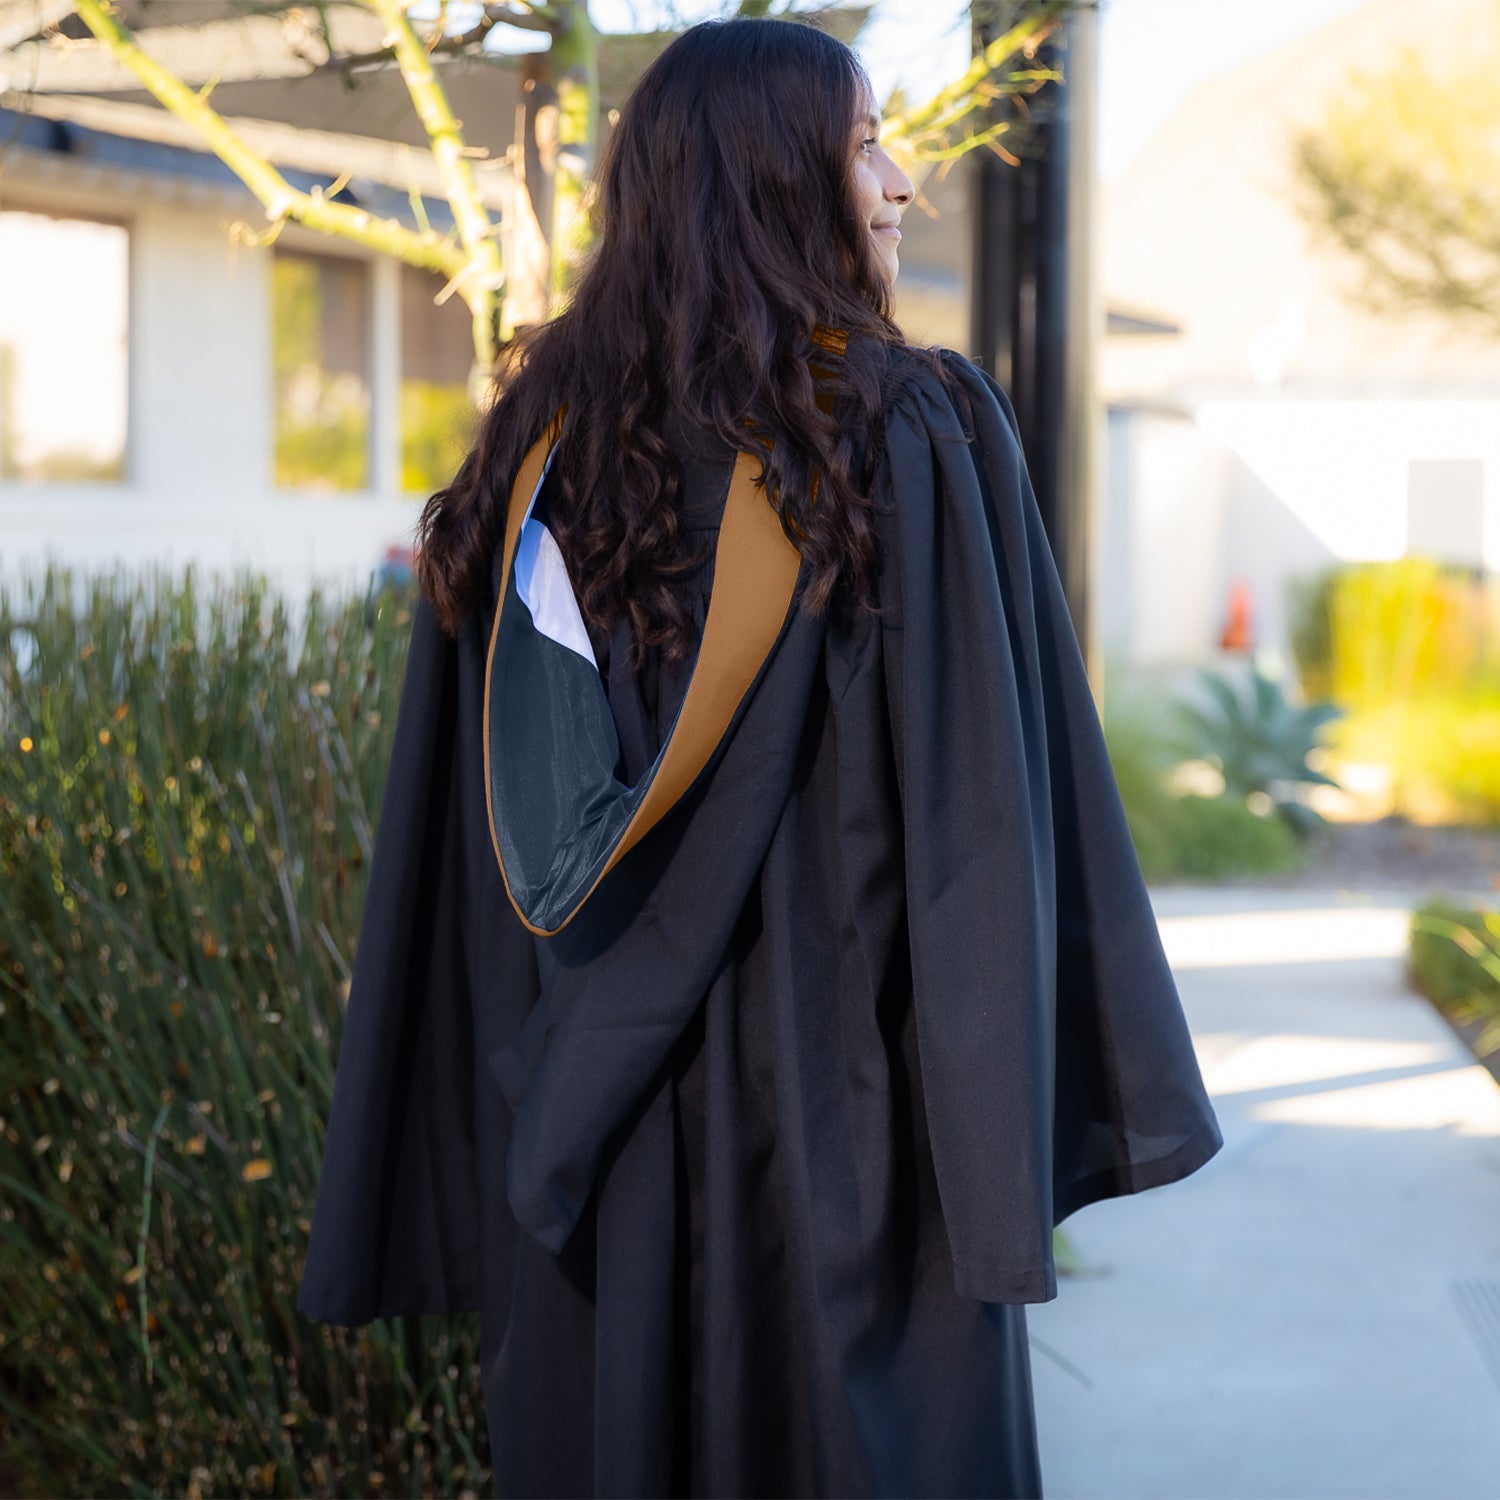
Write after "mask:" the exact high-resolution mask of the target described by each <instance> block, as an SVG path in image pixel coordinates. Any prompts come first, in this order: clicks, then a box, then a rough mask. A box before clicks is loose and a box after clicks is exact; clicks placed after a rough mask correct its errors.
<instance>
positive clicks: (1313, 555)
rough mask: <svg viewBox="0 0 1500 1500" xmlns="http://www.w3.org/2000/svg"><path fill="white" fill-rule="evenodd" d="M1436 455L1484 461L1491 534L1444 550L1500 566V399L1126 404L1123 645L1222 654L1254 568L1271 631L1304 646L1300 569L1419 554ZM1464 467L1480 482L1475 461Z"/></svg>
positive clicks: (1265, 635)
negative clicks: (1291, 602) (1412, 524)
mask: <svg viewBox="0 0 1500 1500" xmlns="http://www.w3.org/2000/svg"><path fill="white" fill-rule="evenodd" d="M1434 459H1438V460H1449V461H1452V460H1468V461H1470V464H1475V463H1477V464H1478V465H1479V466H1480V479H1479V489H1480V491H1481V496H1482V498H1481V510H1482V527H1481V534H1480V538H1479V545H1478V547H1477V548H1476V549H1475V550H1474V551H1473V553H1472V554H1471V555H1468V556H1461V555H1459V553H1460V552H1462V551H1463V550H1464V549H1463V547H1462V545H1460V544H1459V543H1458V542H1454V544H1453V545H1451V546H1449V547H1448V549H1447V550H1448V555H1447V556H1446V557H1445V558H1444V560H1445V561H1452V562H1458V563H1465V564H1467V565H1470V566H1481V565H1482V566H1484V567H1486V568H1488V569H1490V570H1495V569H1497V568H1500V400H1490V399H1461V398H1453V399H1425V400H1424V399H1393V398H1373V397H1372V398H1367V399H1337V400H1333V399H1322V400H1319V399H1308V400H1297V399H1292V398H1264V399H1249V400H1213V401H1203V402H1200V403H1198V404H1197V405H1196V406H1195V408H1194V410H1193V413H1192V415H1187V414H1182V415H1176V414H1172V413H1165V412H1159V411H1154V410H1150V409H1134V410H1132V409H1126V408H1117V409H1114V410H1112V411H1111V415H1110V424H1109V439H1108V447H1107V459H1106V465H1105V501H1104V511H1105V525H1104V551H1103V556H1102V558H1101V566H1100V590H1101V598H1100V610H1101V614H1100V618H1101V622H1102V625H1103V628H1104V631H1105V643H1106V647H1107V649H1108V650H1110V651H1112V652H1115V653H1117V654H1119V655H1120V656H1121V657H1122V658H1123V659H1128V660H1131V661H1133V662H1136V663H1138V664H1141V665H1160V664H1169V663H1182V662H1188V661H1203V660H1206V659H1207V658H1209V657H1210V656H1212V655H1214V654H1216V653H1217V651H1218V640H1219V634H1220V632H1221V630H1222V629H1223V626H1224V623H1225V620H1226V618H1227V609H1228V603H1229V588H1230V584H1231V582H1232V581H1233V580H1234V579H1235V578H1244V579H1246V580H1248V582H1249V584H1250V588H1251V600H1252V626H1253V629H1254V634H1255V641H1256V645H1257V646H1262V647H1269V648H1271V649H1274V650H1277V651H1280V652H1282V653H1283V654H1285V655H1287V656H1288V658H1289V654H1290V653H1289V647H1288V643H1287V619H1286V608H1285V602H1286V601H1285V590H1286V584H1287V581H1288V580H1289V579H1290V578H1292V577H1294V576H1298V575H1303V574H1307V573H1311V572H1316V571H1318V570H1319V569H1321V568H1324V567H1327V566H1329V565H1331V564H1334V563H1337V562H1353V561H1373V560H1381V559H1391V558H1397V557H1400V556H1402V555H1404V553H1405V552H1406V550H1407V529H1408V520H1409V514H1410V513H1411V510H1412V508H1413V507H1423V506H1428V507H1431V506H1433V505H1435V504H1437V503H1438V499H1441V498H1442V497H1441V496H1438V499H1434V496H1437V495H1438V491H1437V490H1435V489H1434V487H1433V483H1432V475H1431V470H1430V467H1429V465H1428V464H1427V462H1426V461H1429V460H1434ZM1455 472H1457V471H1456V470H1455ZM1462 477H1464V478H1465V480H1466V481H1470V480H1472V478H1473V470H1472V468H1470V467H1465V469H1464V474H1463V476H1462ZM1465 488H1466V489H1467V488H1472V485H1469V484H1466V486H1465ZM1416 519H1417V521H1418V523H1420V522H1421V521H1422V520H1423V514H1422V512H1421V511H1420V510H1418V511H1417V515H1416ZM1426 519H1428V520H1429V521H1431V522H1432V524H1431V525H1429V526H1428V527H1427V528H1426V533H1425V534H1426V535H1428V536H1429V537H1431V536H1435V535H1441V536H1446V537H1450V538H1454V537H1459V536H1460V535H1467V536H1472V532H1473V528H1472V527H1469V526H1462V527H1461V526H1457V525H1450V524H1446V523H1445V524H1442V525H1439V524H1438V522H1440V521H1444V518H1442V517H1427V518H1426ZM1448 519H1450V520H1451V517H1450V518H1448ZM1417 529H1418V534H1419V535H1421V534H1423V532H1422V527H1421V525H1420V524H1418V527H1417Z"/></svg>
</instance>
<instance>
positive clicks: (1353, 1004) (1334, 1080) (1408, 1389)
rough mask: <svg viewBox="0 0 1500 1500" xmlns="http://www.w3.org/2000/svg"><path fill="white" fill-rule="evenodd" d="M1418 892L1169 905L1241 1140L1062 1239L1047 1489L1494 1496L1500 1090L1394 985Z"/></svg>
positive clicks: (1186, 977)
mask: <svg viewBox="0 0 1500 1500" xmlns="http://www.w3.org/2000/svg"><path fill="white" fill-rule="evenodd" d="M1455 894H1459V895H1460V897H1461V893H1455ZM1425 895H1426V893H1425V892H1416V891H1414V892H1409V893H1408V892H1399V891H1396V892H1392V891H1381V892H1378V893H1373V894H1359V893H1355V892H1349V891H1331V890H1330V891H1327V892H1320V891H1305V890H1301V891H1288V890H1253V889H1244V888H1240V889H1235V890H1227V889H1212V888H1198V887H1161V888H1157V889H1154V890H1153V891H1152V900H1153V903H1154V905H1155V908H1156V912H1157V916H1158V918H1159V919H1160V921H1161V925H1162V932H1163V937H1164V940H1165V943H1166V947H1167V953H1168V955H1169V957H1170V958H1171V960H1172V964H1173V968H1174V971H1175V972H1176V974H1177V978H1178V984H1179V987H1180V989H1181V992H1182V997H1183V1001H1184V1004H1185V1006H1186V1008H1187V1014H1188V1020H1189V1022H1190V1024H1191V1026H1192V1030H1193V1036H1194V1040H1195V1043H1196V1046H1197V1049H1198V1055H1199V1058H1200V1060H1201V1063H1202V1066H1203V1072H1204V1077H1205V1079H1206V1081H1207V1084H1208V1087H1209V1091H1210V1093H1211V1094H1212V1095H1213V1099H1214V1105H1215V1109H1216V1110H1217V1112H1218V1115H1219V1120H1220V1122H1221V1124H1222V1126H1223V1130H1224V1148H1223V1150H1222V1151H1220V1153H1219V1154H1218V1156H1217V1157H1215V1158H1214V1160H1213V1161H1211V1162H1210V1163H1209V1164H1208V1165H1207V1166H1205V1167H1204V1168H1202V1169H1201V1170H1200V1171H1199V1172H1197V1173H1195V1174H1194V1175H1193V1176H1192V1177H1190V1178H1188V1179H1187V1180H1186V1181H1184V1182H1180V1183H1174V1184H1172V1185H1170V1186H1167V1187H1163V1188H1156V1189H1153V1190H1151V1191H1150V1192H1146V1193H1141V1194H1137V1195H1135V1196H1133V1197H1129V1198H1124V1199H1116V1200H1113V1201H1110V1202H1106V1203H1099V1204H1094V1205H1092V1206H1091V1207H1089V1208H1086V1209H1082V1210H1080V1211H1079V1213H1077V1214H1076V1215H1075V1216H1074V1217H1073V1218H1071V1219H1070V1220H1068V1222H1067V1224H1066V1225H1065V1226H1064V1232H1065V1233H1066V1234H1067V1236H1068V1238H1069V1239H1070V1240H1071V1241H1072V1243H1073V1245H1074V1247H1075V1248H1076V1249H1077V1251H1078V1252H1079V1254H1080V1255H1081V1257H1082V1258H1083V1259H1084V1260H1085V1261H1086V1262H1088V1264H1089V1268H1090V1269H1089V1272H1088V1274H1085V1275H1081V1276H1061V1275H1060V1276H1059V1279H1058V1287H1059V1295H1058V1297H1057V1298H1056V1300H1055V1301H1053V1302H1050V1303H1045V1304H1042V1305H1039V1306H1032V1307H1030V1308H1028V1309H1027V1314H1028V1322H1029V1327H1030V1331H1031V1338H1032V1368H1033V1374H1034V1381H1035V1388H1036V1400H1037V1421H1038V1428H1039V1432H1040V1437H1041V1449H1042V1474H1043V1480H1044V1486H1045V1493H1046V1495H1047V1497H1048V1500H1125V1497H1145V1496H1151V1497H1192V1500H1229V1497H1236V1500H1238V1497H1255V1500H1313V1497H1318V1500H1321V1497H1325V1496H1341V1497H1358V1500H1386V1497H1391V1500H1395V1497H1413V1500H1449V1497H1453V1500H1457V1497H1462V1500H1497V1497H1500V1087H1497V1085H1496V1083H1495V1081H1494V1079H1493V1078H1492V1077H1491V1075H1490V1074H1489V1073H1488V1072H1487V1071H1486V1070H1485V1069H1484V1068H1482V1067H1480V1066H1479V1065H1478V1064H1476V1063H1475V1062H1474V1061H1473V1059H1472V1057H1471V1055H1470V1053H1469V1052H1468V1051H1467V1049H1466V1048H1465V1047H1464V1046H1463V1044H1462V1042H1460V1041H1459V1039H1458V1038H1457V1037H1456V1036H1455V1035H1454V1034H1453V1032H1452V1031H1451V1030H1450V1029H1449V1028H1448V1026H1447V1025H1446V1024H1445V1023H1444V1021H1443V1020H1442V1018H1441V1017H1440V1016H1438V1015H1437V1013H1436V1012H1435V1011H1433V1010H1432V1008H1431V1007H1430V1006H1429V1004H1428V1003H1427V1002H1426V1001H1425V1000H1424V999H1422V998H1421V997H1420V996H1419V995H1417V994H1415V993H1414V992H1413V991H1411V990H1410V989H1409V988H1408V986H1407V984H1406V981H1405V979H1404V977H1403V974H1402V954H1403V953H1404V951H1405V948H1406V941H1407V931H1408V923H1409V914H1410V910H1411V906H1412V905H1413V904H1415V903H1416V902H1417V901H1419V900H1420V899H1422V898H1423V897H1424V896H1425ZM1488 895H1489V899H1490V901H1491V902H1493V899H1494V893H1493V892H1490V893H1488Z"/></svg>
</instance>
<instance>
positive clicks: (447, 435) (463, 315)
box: [401, 266, 478, 495]
mask: <svg viewBox="0 0 1500 1500" xmlns="http://www.w3.org/2000/svg"><path fill="white" fill-rule="evenodd" d="M442 289H443V278H442V277H441V276H435V275H433V274H432V273H431V272H430V271H421V270H418V269H417V268H416V267H415V266H402V267H401V487H402V489H403V490H405V491H406V492H407V493H408V494H421V495H430V494H431V493H432V492H433V491H434V490H439V489H442V488H443V486H444V485H446V484H447V483H448V482H449V481H450V480H451V479H452V478H453V475H454V473H455V471H456V470H457V469H458V466H459V464H460V463H462V462H463V459H464V455H465V454H466V453H467V452H468V451H469V449H470V447H472V446H473V442H474V439H475V437H476V436H477V432H478V423H477V421H476V419H475V416H474V411H473V408H472V407H471V406H470V404H469V367H470V366H471V365H472V364H473V362H474V335H473V319H472V315H471V314H470V312H469V308H468V304H467V303H466V302H465V301H464V299H463V298H462V297H460V296H458V295H457V294H454V295H451V296H450V297H449V298H448V299H447V301H445V302H443V303H442V304H441V305H439V304H437V303H435V302H434V301H433V298H434V297H436V296H437V294H438V293H439V292H440V291H441V290H442Z"/></svg>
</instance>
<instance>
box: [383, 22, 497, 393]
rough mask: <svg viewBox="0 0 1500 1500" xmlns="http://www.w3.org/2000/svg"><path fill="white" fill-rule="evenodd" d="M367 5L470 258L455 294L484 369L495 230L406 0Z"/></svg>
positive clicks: (490, 341)
mask: <svg viewBox="0 0 1500 1500" xmlns="http://www.w3.org/2000/svg"><path fill="white" fill-rule="evenodd" d="M369 4H370V5H371V7H372V8H373V9H374V10H375V12H376V13H377V14H378V15H379V16H380V19H381V20H382V21H383V22H384V23H385V25H386V27H387V30H388V35H389V37H390V41H391V46H392V50H393V52H394V54H395V58H396V66H397V67H399V68H400V69H401V77H402V79H403V80H404V82H405V84H406V91H407V93H408V94H410V95H411V102H412V107H413V108H414V109H415V110H416V112H417V118H418V119H419V120H421V122H422V128H423V129H424V130H425V131H426V132H427V138H428V140H429V141H430V142H431V143H432V156H433V160H434V161H435V162H436V163H437V165H438V170H439V171H440V172H441V173H442V175H443V184H444V187H445V189H446V191H447V196H448V202H449V204H450V206H451V207H452V209H453V221H454V223H455V224H456V225H457V227H458V237H459V239H460V241H461V242H462V243H463V247H464V249H465V250H466V251H467V252H468V256H469V263H468V274H467V275H466V277H465V282H466V283H467V284H466V285H464V286H462V287H461V288H460V289H459V290H460V294H461V295H462V296H463V299H464V301H465V302H466V303H468V305H469V308H470V310H471V311H472V313H473V314H474V348H475V352H476V354H477V355H478V357H479V358H480V359H481V360H482V361H483V362H484V363H485V364H490V363H492V362H493V360H494V357H495V352H496V350H495V345H494V339H495V333H494V322H495V319H494V316H493V314H494V309H495V306H496V301H497V299H498V298H499V297H500V296H501V295H502V294H503V292H504V287H505V272H504V269H503V267H502V265H501V262H500V246H499V245H498V244H497V243H496V241H495V237H494V236H495V226H494V225H493V224H492V223H491V222H490V216H489V215H488V214H487V213H486V212H485V208H484V203H483V201H482V200H481V199H480V196H479V185H478V183H477V182H476V181H475V180H474V168H473V164H472V163H471V162H470V160H469V158H468V156H467V155H466V154H465V153H466V150H467V148H466V146H465V144H464V138H463V133H462V131H461V130H460V129H459V122H458V121H457V120H456V119H455V118H454V116H453V107H452V105H450V104H449V102H448V95H447V93H446V92H445V91H444V89H443V86H442V84H441V83H440V82H439V81H438V76H437V74H436V73H435V72H434V71H433V67H432V62H431V59H430V58H429V56H428V52H427V48H426V47H425V46H423V44H422V42H421V39H420V38H419V37H418V36H417V33H416V32H415V30H413V28H412V24H411V21H410V19H409V18H408V17H407V14H406V4H405V0H369Z"/></svg>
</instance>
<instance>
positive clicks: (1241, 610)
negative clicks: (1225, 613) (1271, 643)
mask: <svg viewBox="0 0 1500 1500" xmlns="http://www.w3.org/2000/svg"><path fill="white" fill-rule="evenodd" d="M1254 645H1255V632H1254V630H1253V629H1252V628H1251V625H1250V582H1249V580H1248V579H1245V578H1236V579H1235V580H1234V581H1233V582H1232V583H1231V584H1230V586H1229V620H1228V623H1227V624H1226V625H1225V626H1224V631H1223V634H1221V635H1220V636H1219V646H1220V648H1221V649H1222V650H1224V651H1249V650H1251V649H1253V647H1254Z"/></svg>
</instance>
